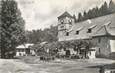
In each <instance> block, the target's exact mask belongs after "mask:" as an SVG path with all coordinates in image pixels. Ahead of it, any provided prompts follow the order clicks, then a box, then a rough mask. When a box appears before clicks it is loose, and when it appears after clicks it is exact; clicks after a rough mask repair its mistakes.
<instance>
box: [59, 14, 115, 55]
mask: <svg viewBox="0 0 115 73" xmlns="http://www.w3.org/2000/svg"><path fill="white" fill-rule="evenodd" d="M58 39H59V41H71V40H91V41H93V43H95V44H96V47H95V48H96V53H97V54H98V55H99V54H101V55H103V56H105V57H110V55H111V54H112V53H114V52H115V13H113V14H109V15H106V16H101V17H97V18H94V19H88V20H85V21H82V22H78V23H76V22H75V18H74V16H72V15H71V14H69V13H68V12H64V13H63V14H62V15H61V16H59V17H58Z"/></svg>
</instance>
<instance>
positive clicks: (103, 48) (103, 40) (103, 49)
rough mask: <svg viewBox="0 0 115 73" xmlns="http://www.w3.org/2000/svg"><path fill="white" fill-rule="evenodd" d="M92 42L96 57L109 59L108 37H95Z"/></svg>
mask: <svg viewBox="0 0 115 73" xmlns="http://www.w3.org/2000/svg"><path fill="white" fill-rule="evenodd" d="M92 41H93V43H95V47H96V56H97V57H109V55H110V53H111V49H110V41H109V38H108V37H97V38H94V39H93V40H92Z"/></svg>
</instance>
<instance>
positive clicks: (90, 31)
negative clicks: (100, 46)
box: [87, 25, 97, 33]
mask: <svg viewBox="0 0 115 73" xmlns="http://www.w3.org/2000/svg"><path fill="white" fill-rule="evenodd" d="M96 26H97V25H92V26H91V27H89V28H88V31H87V33H92V30H93V29H94V28H95V27H96Z"/></svg>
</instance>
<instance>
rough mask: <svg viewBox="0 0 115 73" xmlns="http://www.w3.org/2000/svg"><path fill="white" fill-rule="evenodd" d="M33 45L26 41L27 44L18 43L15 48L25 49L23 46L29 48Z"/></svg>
mask: <svg viewBox="0 0 115 73" xmlns="http://www.w3.org/2000/svg"><path fill="white" fill-rule="evenodd" d="M33 45H34V44H30V43H28V44H23V45H19V46H17V47H16V48H17V49H25V48H29V47H30V46H33Z"/></svg>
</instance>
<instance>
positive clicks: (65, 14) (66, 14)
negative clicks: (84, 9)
mask: <svg viewBox="0 0 115 73" xmlns="http://www.w3.org/2000/svg"><path fill="white" fill-rule="evenodd" d="M64 17H70V18H73V16H72V15H70V14H69V13H68V12H67V11H65V12H64V13H63V14H62V15H60V16H59V17H58V19H60V18H64Z"/></svg>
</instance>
